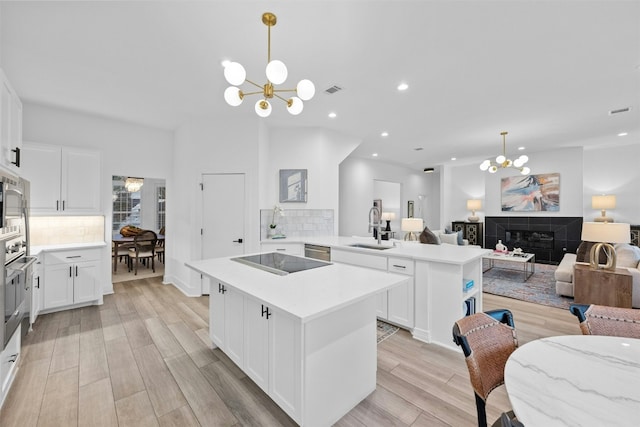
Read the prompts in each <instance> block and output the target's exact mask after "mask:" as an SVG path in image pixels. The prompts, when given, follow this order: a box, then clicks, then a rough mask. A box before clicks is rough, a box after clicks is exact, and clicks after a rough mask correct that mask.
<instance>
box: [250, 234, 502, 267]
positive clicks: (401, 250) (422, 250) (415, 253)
mask: <svg viewBox="0 0 640 427" xmlns="http://www.w3.org/2000/svg"><path fill="white" fill-rule="evenodd" d="M262 242H263V243H276V244H277V243H284V244H286V243H309V244H313V245H320V246H329V247H331V248H339V249H343V250H349V251H353V252H360V253H366V254H369V255H379V256H398V257H403V258H411V259H414V260H416V261H437V262H442V263H446V264H466V263H467V262H469V261H473V260H475V259H478V258H482V257H483V256H484V255H487V254H489V253H491V252H492V250H491V249H483V248H481V247H479V246H457V245H449V244H446V243H445V244H442V245H425V244H422V243H420V242H415V241H413V242H408V241H404V240H383V241H382V246H388V247H389V249H384V250H379V249H366V248H354V247H351V246H349V245H352V244H354V243H366V244H370V245H377V244H378V241H377V240H376V239H373V238H372V237H369V238H366V237H345V236H324V237H295V238H291V239H289V238H286V239H267V240H263V241H262ZM394 243H395V244H396V246H395V247H393V244H394Z"/></svg>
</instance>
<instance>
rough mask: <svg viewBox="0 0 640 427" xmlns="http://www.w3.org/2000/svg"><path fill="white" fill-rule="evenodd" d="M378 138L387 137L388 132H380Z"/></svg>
mask: <svg viewBox="0 0 640 427" xmlns="http://www.w3.org/2000/svg"><path fill="white" fill-rule="evenodd" d="M380 136H382V137H386V136H389V132H382V133H381V134H380Z"/></svg>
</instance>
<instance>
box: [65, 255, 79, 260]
mask: <svg viewBox="0 0 640 427" xmlns="http://www.w3.org/2000/svg"><path fill="white" fill-rule="evenodd" d="M65 258H67V259H72V258H82V255H73V256H68V257H65Z"/></svg>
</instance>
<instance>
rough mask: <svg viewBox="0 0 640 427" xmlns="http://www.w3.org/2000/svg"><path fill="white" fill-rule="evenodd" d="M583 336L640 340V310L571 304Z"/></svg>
mask: <svg viewBox="0 0 640 427" xmlns="http://www.w3.org/2000/svg"><path fill="white" fill-rule="evenodd" d="M569 310H570V311H571V313H573V314H574V315H575V316H576V317H577V318H578V321H579V322H580V329H581V330H582V334H583V335H609V336H614V337H625V338H640V310H638V309H633V308H621V307H609V306H606V305H596V304H591V305H586V304H571V306H570V307H569Z"/></svg>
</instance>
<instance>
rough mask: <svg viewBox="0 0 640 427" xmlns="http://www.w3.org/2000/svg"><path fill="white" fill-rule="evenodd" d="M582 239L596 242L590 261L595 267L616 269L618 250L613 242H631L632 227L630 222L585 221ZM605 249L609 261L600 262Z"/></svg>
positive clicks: (592, 248)
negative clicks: (602, 263)
mask: <svg viewBox="0 0 640 427" xmlns="http://www.w3.org/2000/svg"><path fill="white" fill-rule="evenodd" d="M582 240H583V241H585V242H593V243H596V244H595V245H593V246H592V247H591V252H590V253H589V262H590V265H591V268H593V269H604V270H615V269H616V250H615V249H614V247H613V246H612V245H611V243H629V242H631V227H630V226H629V224H615V223H611V222H583V223H582ZM601 250H602V251H604V254H605V255H606V257H607V263H606V264H605V265H601V264H599V263H598V259H599V258H600V251H601Z"/></svg>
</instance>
